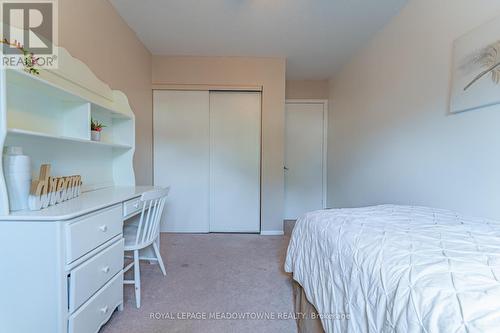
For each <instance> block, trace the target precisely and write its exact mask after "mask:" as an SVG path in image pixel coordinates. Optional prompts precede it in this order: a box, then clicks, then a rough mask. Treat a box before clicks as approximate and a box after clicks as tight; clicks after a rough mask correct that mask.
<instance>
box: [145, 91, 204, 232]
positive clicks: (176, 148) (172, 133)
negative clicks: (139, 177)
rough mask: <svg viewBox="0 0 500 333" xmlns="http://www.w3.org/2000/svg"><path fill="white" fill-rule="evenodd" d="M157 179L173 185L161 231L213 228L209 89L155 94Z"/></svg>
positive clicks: (155, 161) (158, 182) (155, 164)
mask: <svg viewBox="0 0 500 333" xmlns="http://www.w3.org/2000/svg"><path fill="white" fill-rule="evenodd" d="M153 105H154V107H153V109H154V111H153V124H154V125H153V132H154V152H153V153H154V184H155V185H157V186H170V187H171V188H170V193H169V196H168V198H167V204H166V207H165V210H164V215H163V220H162V226H161V231H169V232H208V231H209V197H208V196H209V158H210V156H209V151H210V149H209V142H210V141H209V140H210V136H209V126H208V124H209V93H208V91H166V90H165V91H163V90H156V91H154V94H153Z"/></svg>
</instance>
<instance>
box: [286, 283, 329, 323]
mask: <svg viewBox="0 0 500 333" xmlns="http://www.w3.org/2000/svg"><path fill="white" fill-rule="evenodd" d="M293 299H294V303H295V313H296V314H297V316H296V318H297V328H298V333H325V331H324V330H323V325H322V324H321V320H320V319H319V316H318V312H317V311H316V309H315V308H314V305H312V304H311V303H309V301H308V300H307V298H306V294H305V292H304V289H303V288H302V286H301V285H300V284H299V283H297V282H296V281H293Z"/></svg>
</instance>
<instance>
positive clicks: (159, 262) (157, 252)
mask: <svg viewBox="0 0 500 333" xmlns="http://www.w3.org/2000/svg"><path fill="white" fill-rule="evenodd" d="M153 249H154V250H155V254H156V258H158V264H159V265H160V269H161V272H162V273H163V275H167V271H166V270H165V265H164V264H163V259H162V258H161V255H160V249H159V248H158V245H156V242H153Z"/></svg>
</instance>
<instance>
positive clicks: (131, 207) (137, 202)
mask: <svg viewBox="0 0 500 333" xmlns="http://www.w3.org/2000/svg"><path fill="white" fill-rule="evenodd" d="M141 209H142V202H141V198H135V199H132V200H129V201H125V202H124V203H123V217H126V216H129V215H132V214H134V213H137V212H139V211H140V210H141Z"/></svg>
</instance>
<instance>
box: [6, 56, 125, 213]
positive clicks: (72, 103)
mask: <svg viewBox="0 0 500 333" xmlns="http://www.w3.org/2000/svg"><path fill="white" fill-rule="evenodd" d="M59 63H60V66H59V68H58V69H56V70H44V69H41V70H40V75H33V74H29V73H26V72H24V71H22V70H15V69H4V68H0V146H1V147H2V148H3V147H4V146H21V147H23V150H24V152H25V154H27V155H29V156H30V157H31V160H32V172H33V174H34V175H36V174H37V173H38V169H39V166H40V165H41V164H44V163H50V164H51V166H52V174H53V175H69V174H80V175H82V180H83V184H84V191H86V190H92V189H94V188H101V187H106V186H118V185H135V179H134V170H133V166H132V161H133V154H134V150H135V117H134V114H133V112H132V110H131V108H130V106H129V104H128V100H127V97H126V96H125V95H124V94H123V93H121V92H119V91H113V90H111V89H110V88H109V87H108V86H107V85H106V84H105V83H103V82H102V81H100V80H99V79H98V78H97V77H96V76H95V75H94V74H93V73H92V72H91V71H90V69H89V68H88V67H87V66H86V65H85V64H84V63H82V62H81V61H79V60H77V59H75V58H73V57H71V55H70V54H69V53H68V52H67V51H66V50H65V49H63V48H59ZM0 66H1V64H0ZM92 118H93V119H96V120H98V121H100V122H102V123H104V124H105V125H106V127H105V128H104V130H103V131H102V132H101V141H100V142H96V141H92V140H91V139H90V137H91V135H90V122H91V119H92ZM0 174H1V177H0V196H1V197H2V198H1V199H0V214H1V215H5V214H8V213H9V211H8V201H7V200H5V197H7V191H6V188H5V182H4V177H3V170H2V169H1V164H0Z"/></svg>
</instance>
